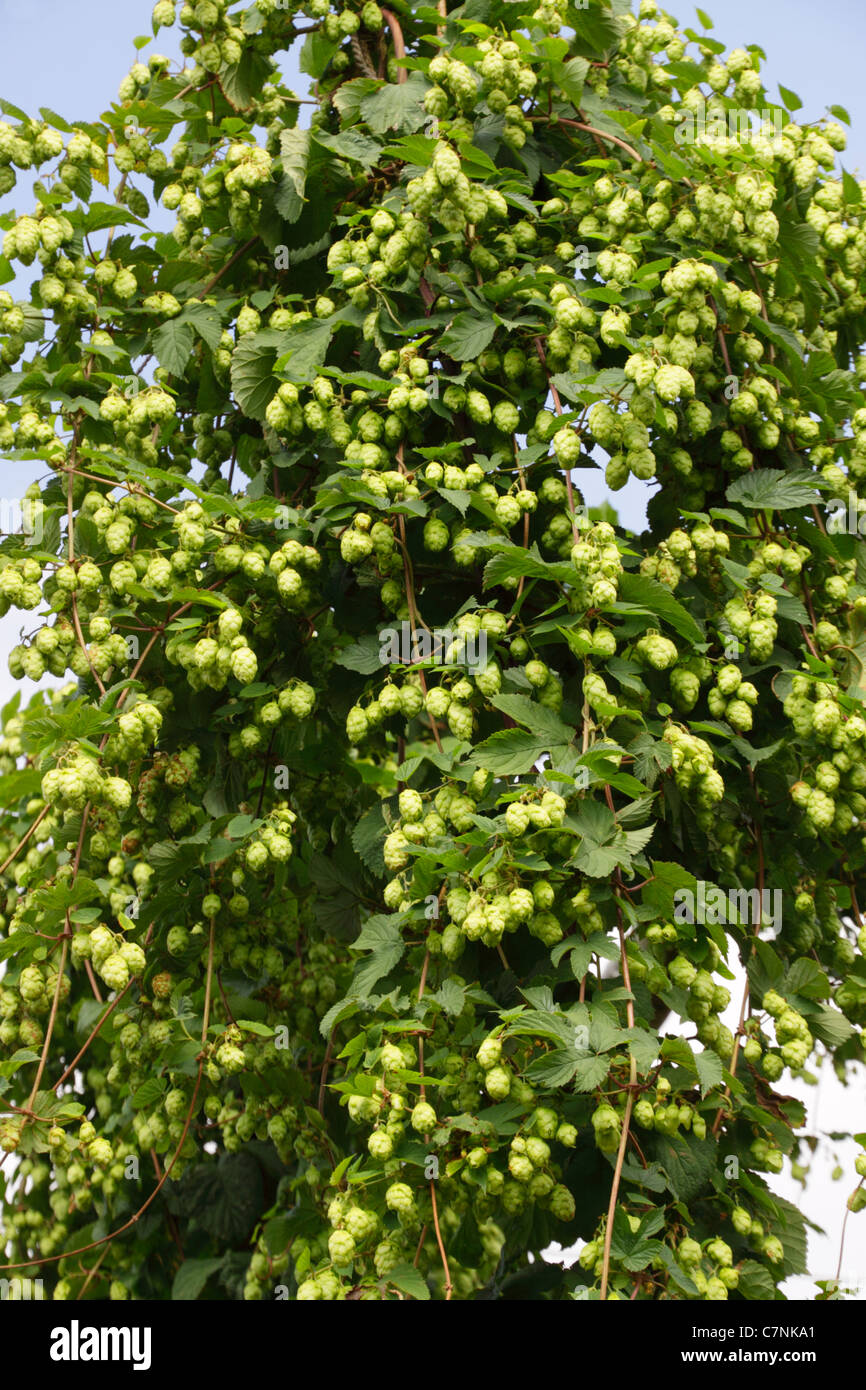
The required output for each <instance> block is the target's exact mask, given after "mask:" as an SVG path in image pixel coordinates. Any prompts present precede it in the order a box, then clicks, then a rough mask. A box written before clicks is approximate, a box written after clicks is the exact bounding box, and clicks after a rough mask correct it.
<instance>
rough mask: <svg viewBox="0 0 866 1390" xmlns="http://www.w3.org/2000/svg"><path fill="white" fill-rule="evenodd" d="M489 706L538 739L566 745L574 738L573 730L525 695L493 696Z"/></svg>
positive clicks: (543, 706)
mask: <svg viewBox="0 0 866 1390" xmlns="http://www.w3.org/2000/svg"><path fill="white" fill-rule="evenodd" d="M490 704H491V705H493V706H495V708H496V709H500V710H502V713H503V714H507V715H508V716H509V718H510V719H513V720H515V722H516V723H518V724H525V725H526V727H527V729H529V731H530V733H533V734H537V735H538V736H539V738H548V739H551V740H552V741H553V742H554V743H566V744H567V743H570V742H571V740H572V739H573V737H574V729H573V728H569V726H568V725H567V724H563V722H562V720H561V719H560V718H559V717H558V715H556V714H554V712H553V710H550V709H547V707H546V706H545V705H540V704H538V703H537V701H535V700H530V699H529V697H528V696H527V695H493V696H492V697H491V698H490Z"/></svg>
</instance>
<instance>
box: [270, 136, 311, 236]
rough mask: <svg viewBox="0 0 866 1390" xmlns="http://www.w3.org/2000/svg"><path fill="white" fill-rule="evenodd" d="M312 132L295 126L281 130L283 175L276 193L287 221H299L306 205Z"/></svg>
mask: <svg viewBox="0 0 866 1390" xmlns="http://www.w3.org/2000/svg"><path fill="white" fill-rule="evenodd" d="M309 157H310V132H309V131H308V130H299V129H298V127H297V126H293V127H292V129H291V130H283V131H281V132H280V164H281V165H282V169H283V176H282V178H281V180H280V182H279V185H278V187H277V191H276V193H275V195H274V202H275V204H276V208H277V211H278V212H279V214H280V216H281V217H284V218H285V220H286V221H287V222H297V220H298V218H299V217H300V215H301V212H302V211H303V207H304V188H305V186H306V180H307V162H308V160H309Z"/></svg>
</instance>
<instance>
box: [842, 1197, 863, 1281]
mask: <svg viewBox="0 0 866 1390" xmlns="http://www.w3.org/2000/svg"><path fill="white" fill-rule="evenodd" d="M863 1182H864V1179H863V1178H861V1179H860V1181H859V1182H858V1184H857V1186H856V1187H855V1188H854V1191H855V1192H859V1190H860V1188H861V1187H862V1186H863ZM850 1215H851V1208H850V1207H847V1206H846V1208H845V1215H844V1217H843V1218H842V1235H841V1236H840V1238H839V1263H838V1264H837V1266H836V1284H837V1286H838V1283H839V1279H840V1277H841V1274H842V1256H843V1255H844V1254H845V1231H846V1229H847V1226H848V1217H849V1216H850Z"/></svg>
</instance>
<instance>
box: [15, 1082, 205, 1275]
mask: <svg viewBox="0 0 866 1390" xmlns="http://www.w3.org/2000/svg"><path fill="white" fill-rule="evenodd" d="M203 1067H204V1058H202V1059H201V1061H200V1062H199V1066H198V1074H197V1076H196V1079H195V1086H194V1088H193V1093H192V1099H191V1100H190V1103H189V1109H188V1110H187V1113H186V1122H185V1124H184V1127H183V1134H182V1135H181V1136H180V1139H179V1141H178V1145H177V1148H176V1149H175V1151H174V1153H173V1154H172V1156H171V1163H169V1164H168V1166H167V1167H166V1169H165V1171H164V1172H163V1175H162V1177H161V1178H160V1180H159V1182H158V1183H157V1185H156V1187H155V1188H154V1189H153V1191H152V1192H151V1194H150V1196H149V1197H148V1198H147V1200H146V1201H145V1202H143V1203H142V1205H141V1206H140V1207H139V1209H138V1211H136V1212H133V1214H132V1216H131V1217H130V1218H129V1220H128V1221H124V1223H123V1225H122V1226H118V1228H117V1230H116V1231H109V1233H108V1235H107V1236H102V1237H101V1238H100V1239H99V1240H93V1241H91V1242H90V1244H89V1245H82V1246H80V1247H79V1249H78V1250H65V1251H62V1252H61V1253H60V1254H59V1255H42V1256H41V1257H40V1258H39V1259H28V1260H21V1261H20V1262H19V1263H17V1264H5V1265H0V1269H24V1268H25V1267H26V1266H28V1265H50V1264H55V1263H56V1262H57V1261H58V1260H71V1259H72V1257H73V1255H86V1254H87V1251H88V1250H98V1249H99V1247H100V1245H107V1244H108V1243H109V1242H110V1241H112V1240H116V1239H117V1237H118V1236H120V1235H123V1233H124V1231H128V1230H129V1229H130V1228H131V1227H132V1226H134V1225H135V1224H136V1223H137V1222H138V1221H140V1220H141V1218H142V1216H143V1215H144V1213H145V1212H146V1211H147V1209H148V1207H149V1206H150V1205H151V1204H152V1203H153V1202H154V1201H155V1200H156V1198H157V1196H158V1195H159V1193H160V1191H161V1189H162V1186H163V1184H164V1183H165V1181H166V1179H167V1178H168V1175H169V1173H170V1172H171V1170H172V1168H173V1167H174V1165H175V1163H176V1162H177V1157H178V1154H179V1153H180V1151H181V1149H182V1147H183V1145H184V1143H185V1141H186V1136H187V1133H188V1132H189V1126H190V1122H191V1120H192V1115H193V1110H194V1109H195V1103H196V1100H197V1099H198V1093H199V1088H200V1086H201V1074H202V1069H203Z"/></svg>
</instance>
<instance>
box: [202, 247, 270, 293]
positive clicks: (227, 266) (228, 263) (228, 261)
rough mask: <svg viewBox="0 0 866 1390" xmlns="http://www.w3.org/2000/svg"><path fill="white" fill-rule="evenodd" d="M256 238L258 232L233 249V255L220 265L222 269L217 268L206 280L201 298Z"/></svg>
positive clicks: (247, 249) (248, 248)
mask: <svg viewBox="0 0 866 1390" xmlns="http://www.w3.org/2000/svg"><path fill="white" fill-rule="evenodd" d="M258 239H259V238H258V234H256V236H253V237H250V239H249V241H245V242H244V244H243V246H239V247H238V249H237V251H235V253H234V255H233V256H230V257H229V259H228V260H227V261H226V263H225V265H224V266H223V267H222V269H221V270H218V271H217V273H216V275H214V276H213V277H212V279H210V280H208V282H207V284H206V285H205V287H204V289H203V290H202V291H201V297H202V299H204V297H205V295H208V294H210V292H211V290H212V289H213V287H214V285H216V284H218V283H219V281H220V280H221V279H222V277H223V276H224V275H225V274H226V272H227V271H229V270H231V268H232V266H233V265H234V264H235V262H236V261H239V260H240V258H241V256H243V255H245V254H246V252H247V251H249V250H250V249H251V247H253V246H255V244H256V242H257V241H258Z"/></svg>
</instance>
